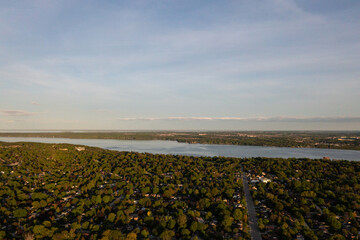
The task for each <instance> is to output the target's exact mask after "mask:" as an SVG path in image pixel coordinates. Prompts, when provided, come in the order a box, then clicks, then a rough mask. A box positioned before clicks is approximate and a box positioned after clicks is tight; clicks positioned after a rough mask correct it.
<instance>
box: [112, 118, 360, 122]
mask: <svg viewBox="0 0 360 240" xmlns="http://www.w3.org/2000/svg"><path fill="white" fill-rule="evenodd" d="M118 120H120V121H169V120H170V121H254V122H360V117H134V118H119V119H118Z"/></svg>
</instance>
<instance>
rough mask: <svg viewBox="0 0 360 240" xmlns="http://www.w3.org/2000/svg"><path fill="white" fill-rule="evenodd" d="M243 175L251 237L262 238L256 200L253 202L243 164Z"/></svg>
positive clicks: (255, 239)
mask: <svg viewBox="0 0 360 240" xmlns="http://www.w3.org/2000/svg"><path fill="white" fill-rule="evenodd" d="M241 175H242V180H243V186H244V193H245V199H246V205H247V210H248V215H249V226H250V235H251V239H252V240H262V238H261V233H260V230H259V226H258V221H257V217H256V211H255V206H254V202H253V199H252V197H251V194H250V191H249V184H248V179H247V177H246V175H245V173H244V170H243V168H242V166H241Z"/></svg>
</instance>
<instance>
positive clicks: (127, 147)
mask: <svg viewBox="0 0 360 240" xmlns="http://www.w3.org/2000/svg"><path fill="white" fill-rule="evenodd" d="M0 141H4V142H20V141H21V142H41V143H70V144H78V145H86V146H91V147H100V148H104V149H110V150H116V151H133V152H148V153H159V154H179V155H192V156H210V157H213V156H224V157H240V158H243V157H281V158H311V159H319V158H323V157H329V158H331V159H343V160H351V161H359V160H360V151H355V150H339V149H320V148H285V147H261V146H238V145H212V144H188V143H179V142H176V141H160V140H146V141H142V140H113V139H69V138H30V137H29V138H27V137H0Z"/></svg>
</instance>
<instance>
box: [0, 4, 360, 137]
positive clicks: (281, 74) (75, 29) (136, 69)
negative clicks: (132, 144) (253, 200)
mask: <svg viewBox="0 0 360 240" xmlns="http://www.w3.org/2000/svg"><path fill="white" fill-rule="evenodd" d="M359 89H360V2H359V1H352V0H351V1H350V0H343V1H335V0H326V1H325V0H323V1H310V0H301V1H300V0H264V1H257V0H251V1H250V0H247V1H242V0H237V1H209V0H207V1H196V0H191V1H186V0H185V1H170V0H168V1H166V0H159V1H149V0H143V1H92V0H90V1H76V0H73V1H45V0H38V1H36V0H35V1H33V0H32V1H16V0H15V1H0V129H5V130H6V129H115V130H150V129H169V130H170V129H171V130H275V129H279V130H303V129H306V130H360V107H359V102H360V93H359Z"/></svg>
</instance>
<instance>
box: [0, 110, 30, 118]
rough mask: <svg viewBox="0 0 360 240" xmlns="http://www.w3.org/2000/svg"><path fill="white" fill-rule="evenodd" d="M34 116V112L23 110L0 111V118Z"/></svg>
mask: <svg viewBox="0 0 360 240" xmlns="http://www.w3.org/2000/svg"><path fill="white" fill-rule="evenodd" d="M35 114H36V113H34V112H27V111H23V110H10V109H0V115H1V116H15V117H26V116H33V115H35Z"/></svg>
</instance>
